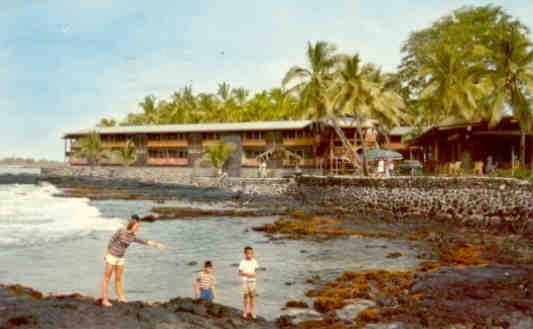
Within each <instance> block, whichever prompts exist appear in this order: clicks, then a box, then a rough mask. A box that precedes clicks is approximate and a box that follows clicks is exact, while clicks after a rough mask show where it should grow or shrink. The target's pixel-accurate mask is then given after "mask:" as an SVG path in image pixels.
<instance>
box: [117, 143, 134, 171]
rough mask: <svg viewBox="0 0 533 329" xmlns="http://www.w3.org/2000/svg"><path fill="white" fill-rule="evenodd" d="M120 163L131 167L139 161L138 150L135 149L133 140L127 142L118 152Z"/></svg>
mask: <svg viewBox="0 0 533 329" xmlns="http://www.w3.org/2000/svg"><path fill="white" fill-rule="evenodd" d="M117 153H118V154H117V155H118V157H119V159H120V161H122V163H123V164H124V166H126V167H129V166H131V165H132V164H133V163H134V162H135V161H136V160H137V150H136V149H135V143H133V141H131V140H129V139H128V140H127V141H126V144H124V147H123V148H122V149H121V150H120V151H118V152H117Z"/></svg>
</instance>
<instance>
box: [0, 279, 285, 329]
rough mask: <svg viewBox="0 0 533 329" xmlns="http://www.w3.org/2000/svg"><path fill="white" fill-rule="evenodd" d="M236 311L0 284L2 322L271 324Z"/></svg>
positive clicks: (212, 328)
mask: <svg viewBox="0 0 533 329" xmlns="http://www.w3.org/2000/svg"><path fill="white" fill-rule="evenodd" d="M240 314H241V313H240V311H239V310H237V309H233V308H230V307H226V306H222V305H217V304H211V303H208V302H205V301H197V300H192V299H190V298H175V299H172V300H170V301H168V302H166V303H160V304H159V303H156V304H153V305H150V304H147V303H142V302H131V303H118V302H115V303H114V304H113V307H111V308H103V307H101V306H99V305H97V304H96V303H95V301H94V300H93V299H92V298H88V297H83V296H81V295H70V296H51V297H46V298H42V295H40V294H39V293H38V292H36V291H34V290H31V289H28V288H24V287H20V286H3V285H0V328H2V329H4V328H6V329H7V328H42V329H52V328H53V329H56V328H80V329H84V328H87V329H89V328H90V329H99V328H102V329H104V328H106V329H107V328H121V329H129V328H131V329H133V328H135V329H138V328H147V329H148V328H150V329H151V328H158V329H163V328H168V329H171V328H172V329H193V328H204V329H219V328H220V329H232V328H235V329H237V328H245V329H246V328H249V329H271V328H276V325H275V324H274V323H271V322H267V321H265V320H263V319H260V320H258V321H247V320H243V319H241V318H240Z"/></svg>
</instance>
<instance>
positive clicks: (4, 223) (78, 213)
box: [0, 183, 121, 246]
mask: <svg viewBox="0 0 533 329" xmlns="http://www.w3.org/2000/svg"><path fill="white" fill-rule="evenodd" d="M58 192H59V191H58V190H57V188H56V187H54V186H53V185H51V184H48V183H44V184H40V185H0V246H20V245H33V244H42V243H46V242H52V241H58V240H62V239H75V238H78V237H81V236H85V235H88V234H90V233H91V232H93V231H100V230H104V231H108V230H109V231H110V230H115V229H117V228H118V227H119V226H120V225H121V222H120V221H119V220H116V219H113V218H104V217H103V216H102V215H101V213H100V211H99V210H98V209H97V208H95V207H93V206H91V205H90V204H89V200H88V199H84V198H58V197H54V194H55V193H58Z"/></svg>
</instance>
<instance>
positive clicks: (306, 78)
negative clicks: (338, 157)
mask: <svg viewBox="0 0 533 329" xmlns="http://www.w3.org/2000/svg"><path fill="white" fill-rule="evenodd" d="M335 51H336V48H335V46H333V45H331V44H329V43H327V42H324V41H317V42H316V43H315V44H312V43H311V42H309V43H308V45H307V60H308V62H309V63H308V64H309V67H308V68H303V67H299V66H294V67H292V68H291V69H290V70H289V71H288V72H287V73H286V74H285V77H284V78H283V86H286V85H287V84H289V83H291V82H292V81H294V80H298V81H299V82H298V83H297V84H296V85H294V86H293V87H292V88H291V91H293V92H295V93H296V94H297V95H298V97H299V106H300V108H301V110H302V111H303V113H306V114H307V115H306V116H307V117H311V118H314V119H315V120H317V121H322V120H324V121H326V122H328V123H331V124H332V126H333V128H334V130H335V132H336V134H337V135H338V137H339V139H340V140H341V142H342V144H343V146H344V148H345V149H346V150H348V151H349V152H350V155H351V158H352V162H353V165H354V166H355V167H359V163H360V159H359V155H358V154H357V151H356V149H355V147H354V146H353V145H352V144H351V143H350V141H348V139H347V138H346V136H345V135H344V132H343V131H342V129H341V128H340V126H339V123H338V119H337V116H336V113H335V109H334V101H333V97H332V94H331V88H332V85H333V82H334V74H333V72H334V69H335V67H336V66H337V65H338V63H339V57H338V56H337V55H336V54H335Z"/></svg>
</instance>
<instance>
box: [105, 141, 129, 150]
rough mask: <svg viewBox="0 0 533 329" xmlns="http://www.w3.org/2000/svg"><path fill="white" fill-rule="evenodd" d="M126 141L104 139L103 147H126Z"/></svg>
mask: <svg viewBox="0 0 533 329" xmlns="http://www.w3.org/2000/svg"><path fill="white" fill-rule="evenodd" d="M125 145H126V141H102V147H104V148H113V147H115V148H116V147H124V146H125Z"/></svg>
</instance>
